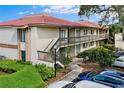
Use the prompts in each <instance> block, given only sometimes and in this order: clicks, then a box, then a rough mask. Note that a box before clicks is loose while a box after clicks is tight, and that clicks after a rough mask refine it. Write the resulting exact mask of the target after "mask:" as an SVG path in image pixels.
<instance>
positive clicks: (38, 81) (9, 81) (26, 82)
mask: <svg viewBox="0 0 124 93" xmlns="http://www.w3.org/2000/svg"><path fill="white" fill-rule="evenodd" d="M0 68H3V69H13V70H15V71H16V72H15V73H12V74H8V75H3V76H2V75H1V76H0V88H36V87H45V86H46V83H45V82H44V81H43V80H42V78H41V77H40V75H39V73H38V72H37V70H36V68H35V67H34V66H32V65H25V64H21V63H16V61H13V60H1V61H0Z"/></svg>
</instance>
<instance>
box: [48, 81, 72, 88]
mask: <svg viewBox="0 0 124 93" xmlns="http://www.w3.org/2000/svg"><path fill="white" fill-rule="evenodd" d="M73 86H74V84H73V82H70V81H58V82H55V83H53V84H51V85H49V86H48V88H68V87H72V88H73Z"/></svg>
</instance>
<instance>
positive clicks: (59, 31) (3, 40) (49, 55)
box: [0, 14, 108, 64]
mask: <svg viewBox="0 0 124 93" xmlns="http://www.w3.org/2000/svg"><path fill="white" fill-rule="evenodd" d="M107 35H108V32H107V30H104V29H102V28H101V27H100V26H99V25H98V24H96V23H94V22H89V21H80V22H72V21H67V20H63V19H59V18H55V17H52V16H50V15H47V14H36V15H29V16H25V17H24V18H20V19H16V20H11V21H7V22H1V23H0V55H2V56H6V57H7V58H10V59H17V60H23V61H32V62H44V63H45V62H46V64H47V62H51V63H52V62H53V52H52V51H53V50H54V48H56V52H57V55H62V54H64V55H65V56H66V55H67V52H68V51H67V49H69V56H76V55H77V54H78V53H79V52H81V51H84V50H86V49H90V48H93V47H96V46H99V45H100V44H101V42H102V43H104V42H105V40H106V39H107Z"/></svg>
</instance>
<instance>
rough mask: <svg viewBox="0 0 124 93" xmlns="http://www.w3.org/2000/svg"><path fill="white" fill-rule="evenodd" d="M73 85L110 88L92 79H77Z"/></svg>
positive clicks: (77, 86)
mask: <svg viewBox="0 0 124 93" xmlns="http://www.w3.org/2000/svg"><path fill="white" fill-rule="evenodd" d="M74 86H75V88H112V87H109V86H106V85H103V84H100V83H96V82H93V81H88V80H82V81H79V82H78V83H76V84H75V85H74Z"/></svg>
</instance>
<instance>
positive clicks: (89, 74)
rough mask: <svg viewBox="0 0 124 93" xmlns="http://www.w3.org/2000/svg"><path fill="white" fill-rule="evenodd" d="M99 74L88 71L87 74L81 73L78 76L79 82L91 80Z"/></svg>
mask: <svg viewBox="0 0 124 93" xmlns="http://www.w3.org/2000/svg"><path fill="white" fill-rule="evenodd" d="M97 74H98V73H97V72H94V71H86V72H83V73H80V74H79V75H78V81H80V80H91V79H92V77H93V76H95V75H97Z"/></svg>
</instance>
